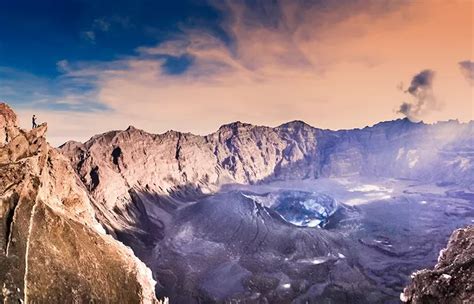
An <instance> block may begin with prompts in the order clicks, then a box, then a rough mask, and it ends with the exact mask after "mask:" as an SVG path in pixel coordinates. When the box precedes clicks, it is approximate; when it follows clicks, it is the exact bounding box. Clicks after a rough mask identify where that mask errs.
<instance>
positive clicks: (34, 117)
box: [31, 115, 38, 129]
mask: <svg viewBox="0 0 474 304" xmlns="http://www.w3.org/2000/svg"><path fill="white" fill-rule="evenodd" d="M31 123H32V124H33V129H34V128H36V127H38V126H37V125H36V116H35V115H33V117H32V118H31Z"/></svg>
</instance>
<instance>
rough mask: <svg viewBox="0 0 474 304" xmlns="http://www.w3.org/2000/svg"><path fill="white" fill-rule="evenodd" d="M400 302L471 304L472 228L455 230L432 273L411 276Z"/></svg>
mask: <svg viewBox="0 0 474 304" xmlns="http://www.w3.org/2000/svg"><path fill="white" fill-rule="evenodd" d="M412 279H413V280H412V282H411V284H410V285H409V286H408V287H407V288H406V289H405V291H404V294H402V295H401V299H402V301H404V302H408V303H416V304H418V303H440V304H444V303H445V304H457V303H459V304H464V303H466V304H467V303H474V226H469V227H466V228H464V229H459V230H456V231H455V232H454V233H453V235H452V236H451V238H450V240H449V243H448V246H447V248H446V249H444V250H442V251H441V253H440V256H439V260H438V264H436V266H435V268H434V269H433V270H421V271H418V272H416V273H415V274H413V278H412Z"/></svg>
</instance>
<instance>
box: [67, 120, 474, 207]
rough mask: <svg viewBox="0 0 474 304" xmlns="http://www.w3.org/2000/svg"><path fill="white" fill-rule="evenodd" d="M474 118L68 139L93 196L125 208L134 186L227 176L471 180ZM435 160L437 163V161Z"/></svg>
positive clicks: (191, 189) (216, 180) (153, 188)
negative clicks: (351, 127)
mask: <svg viewBox="0 0 474 304" xmlns="http://www.w3.org/2000/svg"><path fill="white" fill-rule="evenodd" d="M473 138H474V123H473V122H471V123H467V124H461V123H459V122H456V121H450V122H445V123H438V124H434V125H426V124H423V123H412V122H410V121H409V120H408V119H400V120H395V121H390V122H383V123H379V124H377V125H375V126H373V127H366V128H364V129H354V130H343V131H330V130H321V129H316V128H313V127H311V126H309V125H307V124H305V123H303V122H300V121H294V122H290V123H287V124H284V125H281V126H279V127H276V128H269V127H262V126H253V125H249V124H243V123H240V122H237V123H232V124H229V125H224V126H222V127H221V128H220V129H219V130H218V131H217V132H215V133H213V134H210V135H207V136H197V135H193V134H189V133H179V132H174V131H169V132H167V133H164V134H160V135H154V134H149V133H146V132H144V131H141V130H138V129H135V128H133V127H130V128H128V129H127V130H125V131H112V132H108V133H105V134H101V135H97V136H95V137H93V138H91V139H90V140H89V141H88V142H86V143H84V144H82V143H75V142H69V143H66V144H65V145H63V146H62V147H61V150H62V152H63V153H64V154H65V155H66V156H68V157H69V158H70V159H71V160H72V162H73V164H74V166H76V170H77V172H78V173H79V175H80V177H81V179H82V180H83V182H84V183H85V184H86V185H87V187H88V188H89V191H90V192H91V193H92V195H93V196H94V197H95V198H96V199H98V200H99V201H100V202H102V203H103V204H104V205H105V206H107V208H108V209H113V208H118V209H124V208H125V206H126V205H127V204H128V202H131V201H132V196H133V195H132V194H131V193H135V192H147V193H156V194H165V195H168V194H170V193H174V194H176V193H179V194H180V195H181V196H183V195H184V196H186V193H188V194H196V193H209V192H214V191H215V190H216V189H217V188H218V187H219V186H220V185H222V184H225V183H243V184H246V183H258V182H265V181H268V180H278V179H280V180H281V179H283V180H287V179H293V180H300V179H307V178H318V177H321V176H326V177H341V176H350V175H365V176H380V177H395V178H412V179H422V180H426V181H431V182H455V183H459V184H464V185H466V186H469V185H470V184H472V183H473V182H474V176H473V174H472V171H473V170H474V139H473ZM433 168H436V170H433Z"/></svg>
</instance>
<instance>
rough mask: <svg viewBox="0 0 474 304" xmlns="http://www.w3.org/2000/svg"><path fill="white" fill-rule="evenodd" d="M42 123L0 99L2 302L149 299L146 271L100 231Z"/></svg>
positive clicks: (83, 193)
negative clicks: (30, 125)
mask: <svg viewBox="0 0 474 304" xmlns="http://www.w3.org/2000/svg"><path fill="white" fill-rule="evenodd" d="M46 130H47V126H46V125H45V124H43V125H41V126H39V127H38V128H36V129H33V130H31V131H24V130H22V129H20V128H18V127H17V121H16V116H15V114H14V113H13V111H12V110H11V109H10V108H9V107H8V106H7V105H5V104H0V223H1V225H0V283H1V284H2V286H1V288H2V290H1V293H0V300H1V301H3V302H5V303H19V302H23V303H27V302H32V303H86V302H87V303H89V302H95V303H98V302H101V303H155V302H157V301H156V299H155V296H154V285H155V282H154V280H153V279H152V276H151V272H150V270H149V269H148V268H146V267H145V265H144V264H143V263H141V262H140V261H139V260H138V259H137V258H136V257H135V256H134V254H133V252H132V250H131V249H129V248H128V247H125V246H124V245H123V244H121V243H119V242H118V241H116V240H115V239H113V238H112V237H111V236H109V235H106V234H105V231H104V229H103V228H102V226H101V225H100V224H99V222H98V221H97V219H96V218H97V217H98V216H97V215H96V208H95V206H94V202H93V201H92V200H91V198H90V197H89V195H88V193H87V192H86V191H85V189H83V186H82V184H81V182H80V181H78V179H77V178H76V175H75V173H74V171H73V169H72V168H71V166H70V164H69V162H68V160H67V159H66V158H65V157H64V156H62V154H60V153H59V152H57V151H56V150H55V149H53V148H51V147H50V146H49V145H48V144H47V142H46V139H45V137H44V135H45V132H46Z"/></svg>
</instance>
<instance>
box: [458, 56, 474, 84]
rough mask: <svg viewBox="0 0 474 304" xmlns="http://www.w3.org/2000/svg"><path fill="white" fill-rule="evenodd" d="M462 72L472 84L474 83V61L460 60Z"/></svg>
mask: <svg viewBox="0 0 474 304" xmlns="http://www.w3.org/2000/svg"><path fill="white" fill-rule="evenodd" d="M459 67H460V68H461V72H462V74H463V75H464V77H466V79H467V81H469V83H470V84H471V85H474V61H470V60H464V61H461V62H459Z"/></svg>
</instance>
